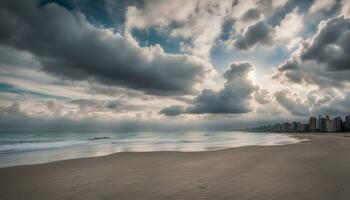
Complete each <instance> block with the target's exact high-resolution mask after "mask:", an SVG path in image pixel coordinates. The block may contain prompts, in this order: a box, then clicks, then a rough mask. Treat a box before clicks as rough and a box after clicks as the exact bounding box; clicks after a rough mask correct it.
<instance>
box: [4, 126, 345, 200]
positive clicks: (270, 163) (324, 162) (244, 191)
mask: <svg viewBox="0 0 350 200" xmlns="http://www.w3.org/2000/svg"><path fill="white" fill-rule="evenodd" d="M289 134H290V135H291V136H293V137H298V138H301V139H309V141H304V142H300V143H295V144H287V145H276V146H245V147H236V148H230V149H223V150H215V151H206V152H144V153H135V152H123V153H116V154H111V155H107V156H101V157H91V158H79V159H72V160H65V161H57V162H52V163H46V164H38V165H26V166H17V167H7V168H0V177H1V181H0V191H1V192H0V199H14V200H16V199H78V198H79V199H305V200H306V199H308V200H309V199H349V198H350V191H348V190H347V188H348V187H349V186H350V170H348V169H349V168H350V154H349V151H350V134H343V133H342V134H294V133H289Z"/></svg>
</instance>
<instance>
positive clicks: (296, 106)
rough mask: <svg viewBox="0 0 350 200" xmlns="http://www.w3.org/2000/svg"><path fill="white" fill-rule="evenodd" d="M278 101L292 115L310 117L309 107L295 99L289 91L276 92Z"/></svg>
mask: <svg viewBox="0 0 350 200" xmlns="http://www.w3.org/2000/svg"><path fill="white" fill-rule="evenodd" d="M274 95H275V98H276V101H277V102H278V103H279V104H280V105H281V106H282V107H283V108H285V109H286V110H288V111H289V112H290V113H291V114H292V115H296V116H308V115H309V106H308V104H306V103H304V102H302V101H301V100H300V99H298V98H295V97H293V95H292V94H291V92H290V91H289V90H282V91H279V92H276V93H275V94H274Z"/></svg>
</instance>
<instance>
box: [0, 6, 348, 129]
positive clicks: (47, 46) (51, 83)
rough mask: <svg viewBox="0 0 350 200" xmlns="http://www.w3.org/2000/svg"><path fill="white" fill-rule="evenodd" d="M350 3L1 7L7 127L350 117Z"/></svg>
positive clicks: (237, 123)
mask: <svg viewBox="0 0 350 200" xmlns="http://www.w3.org/2000/svg"><path fill="white" fill-rule="evenodd" d="M349 86H350V1H349V0H308V1H304V0H220V1H216V0H191V1H187V0H173V1H168V0H143V1H142V0H99V1H93V0H27V1H12V0H3V1H1V2H0V130H113V131H177V130H233V129H240V128H246V127H252V126H258V125H261V124H265V123H274V122H282V121H283V120H304V121H305V120H307V119H308V117H309V116H311V115H316V116H317V115H319V114H322V115H324V114H329V115H331V116H337V115H347V114H350V87H349Z"/></svg>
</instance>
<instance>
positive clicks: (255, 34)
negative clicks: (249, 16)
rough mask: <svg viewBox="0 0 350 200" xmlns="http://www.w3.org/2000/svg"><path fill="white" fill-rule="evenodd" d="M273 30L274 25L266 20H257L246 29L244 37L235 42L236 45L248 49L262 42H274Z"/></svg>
mask: <svg viewBox="0 0 350 200" xmlns="http://www.w3.org/2000/svg"><path fill="white" fill-rule="evenodd" d="M272 31H273V28H272V26H270V25H268V24H267V23H266V22H265V21H260V22H257V23H256V24H254V25H252V26H249V27H248V28H247V29H246V30H245V31H244V33H243V35H242V37H240V38H238V39H237V40H236V41H235V42H234V46H235V47H236V48H238V49H241V50H248V49H251V48H253V47H255V46H256V45H258V44H260V43H261V44H267V45H269V44H271V42H272V34H271V33H272Z"/></svg>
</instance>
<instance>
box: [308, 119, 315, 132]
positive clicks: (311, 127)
mask: <svg viewBox="0 0 350 200" xmlns="http://www.w3.org/2000/svg"><path fill="white" fill-rule="evenodd" d="M316 121H317V119H316V118H315V117H310V119H309V129H310V131H316V129H317V127H316Z"/></svg>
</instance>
